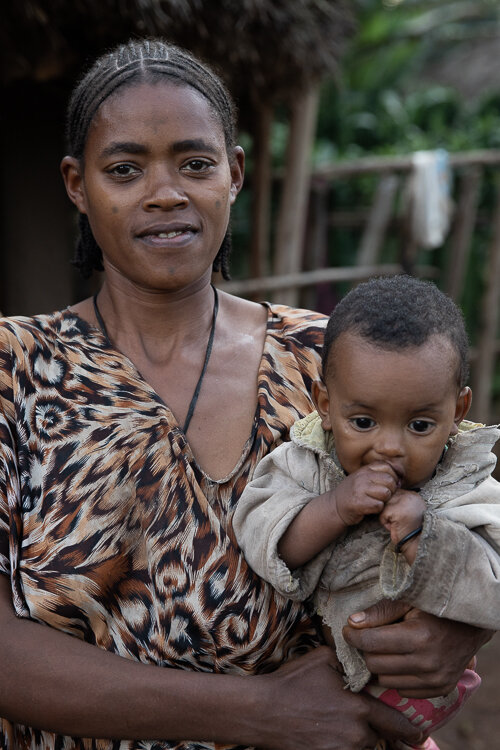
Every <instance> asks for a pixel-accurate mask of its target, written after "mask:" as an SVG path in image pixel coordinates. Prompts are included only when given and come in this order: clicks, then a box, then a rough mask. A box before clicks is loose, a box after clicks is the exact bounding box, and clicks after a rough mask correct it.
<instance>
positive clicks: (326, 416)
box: [311, 380, 332, 430]
mask: <svg viewBox="0 0 500 750" xmlns="http://www.w3.org/2000/svg"><path fill="white" fill-rule="evenodd" d="M311 393H312V397H313V401H314V406H315V407H316V411H317V412H318V414H319V415H320V417H321V426H322V427H323V429H324V430H331V429H332V423H331V420H330V398H329V396H328V391H327V390H326V385H325V384H324V383H323V381H322V380H315V381H314V382H313V384H312V391H311Z"/></svg>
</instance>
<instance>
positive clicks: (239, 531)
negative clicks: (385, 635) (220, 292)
mask: <svg viewBox="0 0 500 750" xmlns="http://www.w3.org/2000/svg"><path fill="white" fill-rule="evenodd" d="M467 359H468V343H467V335H466V332H465V327H464V323H463V318H462V315H461V313H460V311H459V310H458V308H457V307H456V305H455V304H454V303H453V302H452V300H451V299H449V298H448V297H447V296H446V295H444V294H443V293H442V292H440V291H439V290H438V289H437V287H436V286H435V285H433V284H431V283H428V282H423V281H419V280H417V279H414V278H412V277H408V276H397V277H393V278H380V279H372V280H371V281H369V282H367V283H365V284H361V285H359V286H358V287H357V288H356V289H354V290H353V291H351V292H350V293H349V294H348V295H346V297H344V299H343V300H342V301H341V302H340V303H339V304H338V305H337V306H336V308H335V310H334V311H333V313H332V315H331V316H330V320H329V322H328V326H327V329H326V334H325V342H324V348H323V357H322V365H323V382H321V383H320V382H317V383H314V384H313V390H312V395H313V400H314V402H315V406H316V411H315V412H313V413H312V414H310V415H308V416H307V417H305V418H304V419H301V420H299V421H297V422H296V423H295V424H294V426H293V427H292V431H291V442H289V443H284V444H282V445H281V446H279V447H278V448H276V449H275V450H274V451H273V452H272V453H271V454H270V455H268V456H267V457H266V458H264V459H263V460H262V461H261V463H260V464H259V465H258V467H257V469H256V471H255V474H254V477H253V480H252V481H251V482H250V483H249V484H248V485H247V487H246V489H245V491H244V492H243V495H242V497H241V498H240V501H239V503H238V506H237V509H236V511H235V515H234V521H233V523H234V529H235V532H236V535H237V538H238V542H239V544H240V545H241V547H242V549H243V551H244V553H245V556H246V558H247V560H248V562H249V563H250V565H251V566H252V567H253V568H254V570H255V571H256V572H257V573H258V574H259V575H261V576H262V577H263V578H265V579H266V580H268V581H269V582H270V583H272V584H273V586H274V587H275V588H276V589H277V590H278V591H279V592H280V593H282V594H283V595H285V596H288V597H290V598H292V599H300V600H306V599H309V598H312V603H313V605H314V608H315V610H316V612H318V614H319V615H321V617H322V620H323V623H324V630H325V631H326V635H327V641H328V642H330V643H332V641H333V644H334V646H335V648H336V652H337V656H338V658H339V660H340V662H341V665H342V668H343V672H344V676H345V681H346V684H347V686H348V687H350V688H351V689H352V690H354V691H359V690H361V689H362V688H363V687H364V686H365V685H367V684H368V687H367V690H368V691H369V692H370V693H371V694H372V695H375V696H377V697H379V698H380V699H381V700H383V701H384V702H386V703H388V704H389V705H391V706H394V707H395V708H398V709H399V710H400V711H402V712H404V713H405V714H406V716H408V718H409V719H410V720H412V721H413V722H414V723H415V724H417V725H419V726H420V727H421V728H422V730H423V731H425V732H426V733H427V734H428V733H429V732H430V730H431V729H435V728H436V727H437V726H439V725H441V724H442V723H444V722H445V721H447V720H448V719H449V718H450V716H451V715H452V714H454V713H455V712H456V711H457V710H458V708H459V707H460V705H461V704H462V702H463V701H464V700H465V698H466V697H467V696H468V695H469V694H470V693H471V692H472V691H473V690H474V689H476V688H477V686H478V685H479V683H480V680H479V678H478V676H477V675H476V674H475V673H474V672H472V671H470V670H467V671H466V672H465V674H464V676H463V678H462V680H461V682H460V683H459V685H458V686H457V688H456V689H455V690H454V691H453V692H452V693H451V694H450V695H448V696H443V697H442V698H430V699H426V700H414V699H407V698H403V697H401V696H400V695H399V694H398V693H397V692H396V691H395V690H384V689H382V688H380V687H379V686H377V684H376V682H375V681H371V682H369V680H370V677H371V675H370V673H369V671H368V669H367V667H366V664H365V662H364V659H363V657H362V654H361V653H360V652H358V651H357V650H356V649H354V648H353V647H351V646H350V645H349V644H348V643H347V642H346V641H345V640H344V638H343V636H342V628H343V626H344V625H345V624H346V622H347V619H348V617H349V615H351V614H352V613H354V612H358V611H360V610H363V609H365V608H366V607H369V606H371V605H372V604H374V603H375V602H377V601H379V600H380V599H382V598H384V597H386V598H391V599H404V600H405V601H406V602H408V603H410V604H412V605H413V606H415V607H418V608H419V609H421V610H424V611H426V612H430V613H432V614H434V615H438V616H442V617H447V618H450V619H454V620H460V621H463V622H467V623H470V624H474V625H478V626H481V627H485V628H491V629H494V630H495V629H497V628H498V623H499V622H500V484H499V483H498V482H496V481H495V480H494V479H493V478H492V477H491V472H492V471H493V468H494V466H495V462H496V459H495V456H494V455H493V453H492V452H491V449H492V447H493V445H494V444H495V442H496V441H497V439H498V437H499V436H500V430H499V429H498V428H497V427H496V426H493V427H485V426H483V425H477V424H473V423H471V422H464V421H463V420H464V418H465V416H466V415H467V412H468V411H469V408H470V404H471V391H470V388H468V387H467V386H466V382H467V375H468V366H467ZM387 746H388V745H386V744H385V741H383V740H381V741H380V742H379V744H378V745H377V748H383V747H387ZM396 747H398V748H403V747H408V746H407V745H404V744H402V743H397V744H396ZM421 747H425V748H428V749H430V748H432V747H436V745H435V744H434V743H433V741H432V740H431V739H428V740H427V741H426V743H425V744H424V745H422V746H421Z"/></svg>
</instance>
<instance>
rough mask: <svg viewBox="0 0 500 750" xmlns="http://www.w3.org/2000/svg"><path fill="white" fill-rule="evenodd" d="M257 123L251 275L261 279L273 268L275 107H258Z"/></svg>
mask: <svg viewBox="0 0 500 750" xmlns="http://www.w3.org/2000/svg"><path fill="white" fill-rule="evenodd" d="M256 109H257V122H256V128H255V133H254V171H253V175H252V208H251V230H250V231H251V237H250V273H251V275H252V276H254V277H256V278H259V277H261V276H266V275H267V274H268V273H269V268H270V258H269V250H270V242H269V237H270V226H271V184H272V174H271V126H272V121H273V111H272V107H271V106H270V105H267V104H260V105H256Z"/></svg>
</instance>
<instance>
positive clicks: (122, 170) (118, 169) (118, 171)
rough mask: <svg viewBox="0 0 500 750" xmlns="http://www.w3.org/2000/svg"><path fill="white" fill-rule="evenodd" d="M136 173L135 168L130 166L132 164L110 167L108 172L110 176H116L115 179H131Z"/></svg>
mask: <svg viewBox="0 0 500 750" xmlns="http://www.w3.org/2000/svg"><path fill="white" fill-rule="evenodd" d="M137 171H138V170H137V167H134V166H132V164H115V166H114V167H111V169H109V170H108V172H109V173H110V174H112V175H116V176H117V177H131V176H132V175H134V174H136V173H137Z"/></svg>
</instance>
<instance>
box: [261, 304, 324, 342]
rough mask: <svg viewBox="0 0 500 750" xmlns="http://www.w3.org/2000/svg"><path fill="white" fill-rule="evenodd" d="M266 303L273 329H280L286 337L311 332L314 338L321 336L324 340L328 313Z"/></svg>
mask: <svg viewBox="0 0 500 750" xmlns="http://www.w3.org/2000/svg"><path fill="white" fill-rule="evenodd" d="M264 304H265V305H266V307H267V308H268V310H269V324H270V326H271V327H272V329H273V330H275V331H279V332H280V333H281V334H282V335H283V336H284V337H297V336H300V335H301V334H305V335H307V334H310V335H311V336H313V337H314V338H317V337H318V336H319V338H320V340H321V343H322V342H323V336H324V330H325V328H326V324H327V323H328V316H327V315H323V314H322V313H318V312H314V311H313V310H305V309H303V308H300V307H288V306H287V305H279V304H274V303H269V302H265V303H264Z"/></svg>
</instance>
